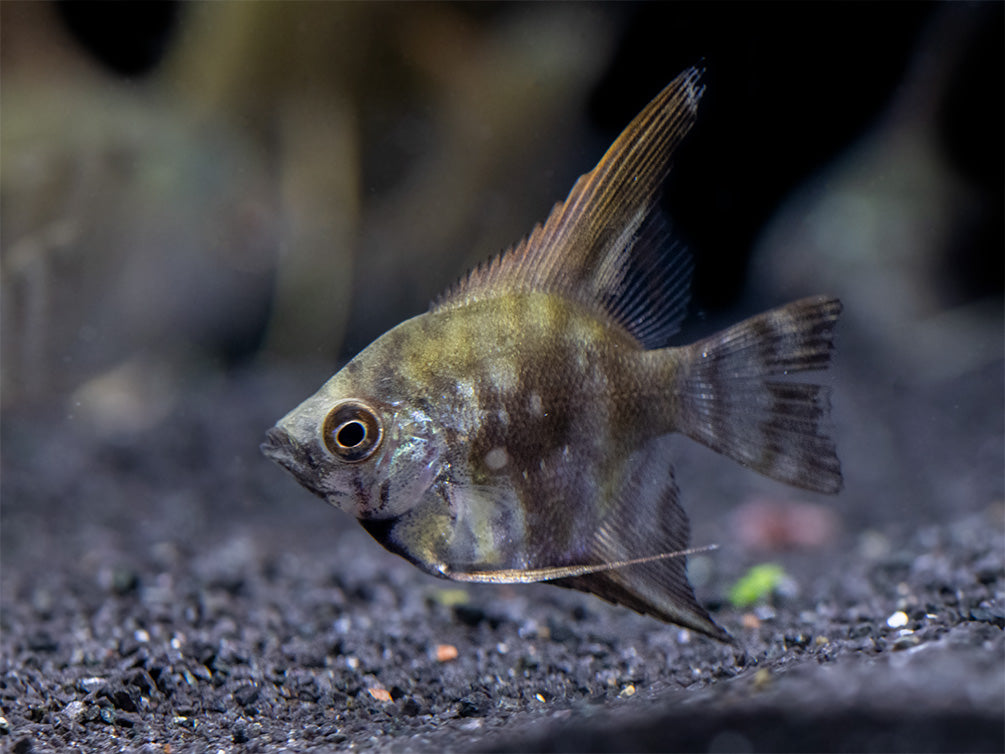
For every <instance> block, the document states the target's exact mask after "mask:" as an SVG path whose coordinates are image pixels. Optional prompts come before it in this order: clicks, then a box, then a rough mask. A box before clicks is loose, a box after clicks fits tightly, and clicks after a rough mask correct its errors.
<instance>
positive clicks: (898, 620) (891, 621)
mask: <svg viewBox="0 0 1005 754" xmlns="http://www.w3.org/2000/svg"><path fill="white" fill-rule="evenodd" d="M908 620H910V619H909V618H908V617H907V613H905V612H904V611H903V610H898V611H897V612H895V613H894V614H893V615H891V616H890V617H889V618H887V619H886V625H888V626H889V627H890V628H903V627H904V626H906V625H907V622H908Z"/></svg>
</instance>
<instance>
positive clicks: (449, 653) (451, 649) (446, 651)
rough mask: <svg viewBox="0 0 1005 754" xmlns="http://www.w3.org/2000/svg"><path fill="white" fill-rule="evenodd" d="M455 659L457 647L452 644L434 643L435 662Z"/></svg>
mask: <svg viewBox="0 0 1005 754" xmlns="http://www.w3.org/2000/svg"><path fill="white" fill-rule="evenodd" d="M456 659H457V647H455V646H454V645H453V644H437V645H436V660H437V662H450V661H451V660H456Z"/></svg>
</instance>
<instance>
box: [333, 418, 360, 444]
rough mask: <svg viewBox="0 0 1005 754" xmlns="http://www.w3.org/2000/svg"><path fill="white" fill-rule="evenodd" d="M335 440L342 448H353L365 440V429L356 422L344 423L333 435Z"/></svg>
mask: <svg viewBox="0 0 1005 754" xmlns="http://www.w3.org/2000/svg"><path fill="white" fill-rule="evenodd" d="M335 439H336V441H338V444H339V445H341V446H342V447H344V448H355V447H356V446H357V445H359V444H360V443H361V442H363V440H365V439H366V427H364V426H363V424H362V423H361V422H358V421H351V422H346V423H345V424H343V425H342V426H341V427H340V428H339V430H338V432H336V433H335Z"/></svg>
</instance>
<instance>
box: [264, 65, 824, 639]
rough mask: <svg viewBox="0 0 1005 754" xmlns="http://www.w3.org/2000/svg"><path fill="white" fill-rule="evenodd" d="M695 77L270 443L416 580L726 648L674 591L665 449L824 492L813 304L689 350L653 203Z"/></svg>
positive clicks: (686, 274)
mask: <svg viewBox="0 0 1005 754" xmlns="http://www.w3.org/2000/svg"><path fill="white" fill-rule="evenodd" d="M699 76H700V74H699V72H698V71H696V70H694V69H692V70H689V71H686V72H685V73H683V74H681V76H679V77H678V78H677V79H675V80H674V82H672V83H671V84H670V85H669V86H668V87H667V88H666V89H665V90H664V91H663V92H662V93H661V94H660V95H659V96H658V97H657V98H656V99H655V100H653V102H652V103H650V104H649V105H648V106H647V108H646V109H645V110H643V112H642V113H640V115H639V116H637V117H636V119H635V120H634V121H632V123H631V124H630V125H629V126H628V128H627V129H626V130H625V132H624V133H623V134H622V135H621V136H620V137H619V139H618V140H617V141H616V142H615V143H614V145H613V146H612V147H611V149H610V150H609V151H608V153H607V154H606V155H605V156H604V158H603V159H602V160H601V162H600V164H599V165H598V166H597V167H596V168H595V169H594V170H593V171H592V172H591V173H588V174H587V175H585V176H583V177H582V178H580V180H579V181H578V182H577V183H576V185H575V186H574V187H573V190H572V192H571V193H570V195H569V197H568V198H567V199H566V201H565V202H563V203H560V204H558V205H556V207H555V209H554V210H553V211H552V213H551V215H550V216H549V218H548V220H547V221H546V222H545V223H544V224H543V225H540V226H537V227H536V228H535V229H534V230H533V231H532V232H531V234H530V235H529V236H528V237H527V238H526V239H525V240H524V241H522V242H521V243H520V244H518V245H517V246H515V247H513V248H512V249H510V250H508V251H507V252H505V253H503V254H502V255H500V256H499V257H496V258H495V259H493V260H491V261H490V262H488V263H485V264H483V265H482V266H480V267H478V268H476V269H475V270H473V271H472V272H471V273H469V274H468V276H467V277H465V278H464V279H462V280H461V281H460V282H459V283H458V284H457V285H455V286H454V287H453V288H452V289H450V290H448V291H447V292H446V293H445V294H443V295H442V296H441V297H440V298H439V299H438V300H437V301H435V302H434V303H433V305H432V306H431V308H430V310H429V311H428V312H426V313H424V314H421V315H419V316H417V317H414V318H412V319H409V320H407V321H405V322H403V323H401V324H400V325H398V326H397V327H395V328H393V329H392V330H390V331H388V332H387V333H385V334H384V335H383V336H381V337H380V338H378V339H377V340H376V341H374V342H373V343H372V344H371V345H370V346H368V347H367V348H366V349H364V350H363V351H362V352H361V353H360V354H358V355H357V356H356V357H355V358H354V359H353V360H351V361H350V362H349V363H348V364H347V365H346V366H345V367H344V368H343V369H342V370H340V371H339V372H338V373H336V374H335V376H334V377H332V378H331V379H330V380H329V381H328V382H327V383H325V384H324V385H323V386H322V387H321V389H320V390H319V391H318V392H317V393H316V394H315V395H314V396H312V397H311V398H309V399H307V400H306V401H305V402H304V403H303V404H301V405H300V406H298V407H297V408H295V409H294V410H293V411H291V412H290V413H289V414H288V415H287V416H285V417H284V418H283V419H281V420H280V421H279V422H278V423H277V425H276V426H275V427H274V428H273V429H271V430H270V431H269V432H268V435H267V440H266V442H265V443H264V444H263V446H262V447H263V451H264V452H265V453H266V455H268V456H269V457H271V458H273V459H274V460H276V461H277V462H278V463H280V464H281V465H283V466H284V467H286V468H287V469H288V470H290V471H291V472H292V473H293V474H294V475H295V476H296V478H297V479H298V480H299V481H300V482H301V483H302V484H303V485H304V486H305V487H307V488H308V489H310V490H311V491H313V492H315V493H316V494H318V495H320V496H322V497H324V498H325V499H326V500H328V501H329V502H330V503H331V504H333V505H335V506H336V507H338V508H340V509H342V510H343V511H345V512H346V513H349V514H350V515H352V516H354V517H356V518H357V519H359V521H360V522H361V523H362V525H363V526H364V528H366V529H367V531H369V532H370V533H371V534H372V535H373V536H374V537H375V538H376V539H377V540H378V541H379V542H380V543H381V544H382V545H384V546H385V547H386V548H388V549H389V550H391V551H392V552H395V553H397V554H399V555H401V556H403V557H404V558H406V559H407V560H409V561H411V562H412V563H414V564H415V565H417V566H418V567H420V568H422V569H423V570H425V571H427V572H429V573H431V574H434V575H438V576H442V577H446V578H452V579H458V580H464V581H489V582H524V581H551V582H552V583H556V584H559V585H561V586H567V587H572V588H576V589H581V590H584V591H588V592H592V593H594V594H597V595H598V596H600V597H602V598H604V599H607V600H609V601H612V602H615V603H618V604H622V605H625V606H627V607H630V608H632V609H634V610H637V611H639V612H642V613H647V614H650V615H653V616H655V617H657V618H659V619H661V620H665V621H669V622H673V623H677V624H679V625H683V626H687V627H689V628H692V629H695V630H697V631H700V632H702V633H704V634H707V635H709V636H712V637H714V638H717V639H721V640H728V638H729V637H728V634H726V632H725V631H724V630H723V629H721V628H720V627H719V626H717V625H716V624H715V623H714V622H713V621H712V619H711V618H710V617H709V615H708V613H707V612H706V611H705V610H704V609H703V608H702V607H701V606H700V605H699V604H698V603H697V601H696V599H695V597H694V594H693V591H692V589H691V587H690V585H689V584H688V582H687V577H686V572H685V557H684V556H685V554H686V548H687V546H688V522H687V517H686V515H685V513H684V510H683V508H682V507H681V506H680V504H679V502H678V490H677V486H676V484H675V482H674V475H673V467H672V461H673V457H672V450H671V448H670V447H669V446H668V438H669V437H670V436H671V435H672V434H674V433H683V434H685V435H688V436H690V437H691V438H693V439H695V440H697V441H699V442H701V443H703V444H705V445H708V446H709V447H711V448H713V449H715V450H717V451H719V452H720V453H723V454H724V455H727V456H729V457H732V458H734V459H735V460H737V461H739V462H740V463H742V464H744V465H746V466H748V467H750V468H753V469H755V470H757V471H760V472H761V473H764V474H766V475H767V476H771V477H773V478H776V479H779V480H781V481H784V482H788V483H790V484H794V485H797V486H800V487H803V488H807V489H813V490H818V491H824V492H835V491H837V490H838V489H839V488H840V486H841V474H840V465H839V463H838V459H837V456H836V453H835V449H834V444H833V442H832V441H831V440H830V439H829V438H828V437H827V435H826V433H825V431H824V428H823V425H824V424H825V421H826V417H827V413H828V394H827V389H826V388H823V387H820V386H817V385H812V384H807V383H802V382H797V381H794V380H792V379H790V378H789V377H788V375H790V374H794V373H797V372H800V371H805V370H811V369H822V368H825V367H826V366H827V364H828V362H829V359H830V353H831V348H832V331H833V326H834V324H835V322H836V320H837V317H838V315H839V313H840V303H839V302H838V301H837V300H836V299H833V298H830V297H826V296H818V297H815V298H809V299H804V300H802V301H799V302H795V303H793V304H789V305H788V306H786V307H782V308H780V309H776V310H774V311H771V312H767V313H765V314H762V315H758V316H757V317H754V318H751V319H750V320H747V321H745V322H742V323H740V324H739V325H736V326H734V327H732V328H729V329H727V330H725V331H724V332H722V333H718V334H716V335H713V336H711V337H710V338H707V339H705V340H703V341H699V342H697V343H694V344H692V345H689V346H683V347H676V348H671V347H667V346H666V342H667V340H668V339H669V337H670V336H671V335H673V334H674V333H675V332H676V331H677V329H678V328H679V325H680V322H681V320H682V318H683V316H684V313H685V310H686V305H687V298H688V293H687V291H688V283H689V278H690V273H691V260H690V257H689V256H688V254H687V253H686V251H685V250H684V249H682V248H681V247H680V246H678V245H676V244H674V243H673V241H672V238H671V235H670V229H669V223H668V222H667V221H666V219H665V217H664V216H663V215H662V213H661V212H660V211H659V209H658V207H657V203H656V199H657V196H658V191H659V187H660V184H661V183H662V181H663V179H664V178H665V176H666V173H667V171H668V170H669V158H670V155H671V154H672V152H673V150H674V148H675V147H676V146H677V144H678V143H679V142H680V140H681V139H683V137H684V135H685V134H686V132H687V130H688V129H689V128H690V126H691V124H692V122H693V119H694V113H695V109H696V107H697V102H698V99H699V97H700V94H701V89H700V87H699V85H698V79H699Z"/></svg>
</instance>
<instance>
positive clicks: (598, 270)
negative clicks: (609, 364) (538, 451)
mask: <svg viewBox="0 0 1005 754" xmlns="http://www.w3.org/2000/svg"><path fill="white" fill-rule="evenodd" d="M700 77H701V71H700V70H698V69H696V68H690V69H688V70H687V71H685V72H684V73H682V74H680V75H679V76H678V77H677V78H676V79H674V80H673V81H672V82H671V83H670V84H669V85H668V86H667V87H666V88H665V89H664V90H663V91H662V92H660V93H659V95H657V96H656V98H655V99H654V100H653V101H652V102H650V103H649V104H648V105H647V106H646V107H645V109H644V110H643V111H642V112H641V113H639V114H638V115H637V116H636V117H635V119H634V120H633V121H632V122H631V123H629V124H628V127H627V128H626V129H625V130H624V131H623V132H622V133H621V135H620V136H619V137H618V138H617V140H616V141H615V142H614V144H613V145H611V148H610V149H608V150H607V153H606V154H605V155H604V156H603V158H601V160H600V162H599V163H598V164H597V166H596V167H595V168H594V169H593V170H591V171H590V172H589V173H587V174H586V175H584V176H582V177H580V179H579V180H578V181H576V184H575V185H574V186H573V187H572V191H571V192H570V193H569V196H568V198H567V199H566V200H565V201H564V202H560V203H558V204H556V205H555V207H554V208H553V209H552V211H551V214H550V215H549V216H548V219H547V220H546V221H545V223H544V225H540V224H539V225H536V226H535V227H534V229H533V230H532V231H531V233H530V235H529V236H527V238H525V239H524V240H523V241H521V242H520V243H518V244H517V245H516V246H514V247H512V248H511V249H509V250H508V251H506V252H504V253H502V254H500V255H498V256H496V257H494V258H493V259H491V260H489V261H487V262H485V263H483V264H481V265H479V266H478V267H476V268H475V269H473V270H472V271H471V272H470V273H468V275H467V276H466V277H465V278H463V279H462V280H461V281H460V282H459V283H457V284H456V285H454V286H453V287H452V288H450V289H449V290H448V291H446V292H445V293H444V294H443V295H441V296H440V297H439V298H438V299H436V300H435V301H434V302H433V305H432V307H431V310H432V311H441V310H445V309H450V308H454V307H458V306H464V305H465V304H468V303H472V302H474V301H478V300H482V299H486V298H491V297H493V296H497V295H500V294H504V293H509V292H530V291H543V292H549V293H556V294H560V295H564V296H567V297H569V298H571V299H573V300H575V301H578V302H579V303H581V304H584V305H586V306H590V307H592V308H595V309H597V310H598V311H602V312H605V313H606V314H607V315H608V316H610V317H611V318H612V319H614V320H615V321H616V322H618V323H619V324H620V325H621V326H622V327H624V328H625V329H626V330H627V331H628V332H629V333H631V334H632V335H633V336H634V337H635V338H636V339H637V340H639V341H640V342H641V343H642V345H643V346H645V347H647V348H655V347H658V346H662V345H665V343H666V340H667V338H669V337H670V335H672V334H673V333H674V332H676V330H677V328H678V326H679V324H680V321H681V319H683V316H684V309H685V307H686V305H687V297H688V285H689V279H690V273H691V260H690V256H689V255H688V254H687V252H686V251H685V250H684V249H683V248H682V247H681V246H678V245H675V244H673V243H672V242H671V240H670V231H669V223H668V222H667V221H666V219H665V218H664V217H663V216H662V213H661V212H660V211H659V210H658V208H657V206H656V205H657V198H658V193H659V189H660V186H661V185H662V183H663V181H664V180H665V179H666V177H667V174H668V173H669V171H670V158H671V156H672V155H673V152H674V150H675V149H676V148H677V146H678V145H679V144H680V142H681V141H682V140H683V138H684V137H685V136H686V135H687V132H688V131H689V130H690V129H691V126H692V125H693V124H694V120H695V114H696V111H697V107H698V100H699V99H700V97H701V94H702V87H701V86H700V85H699V83H698V81H699V79H700Z"/></svg>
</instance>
